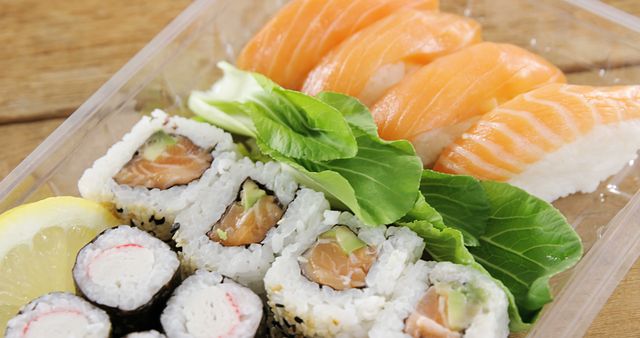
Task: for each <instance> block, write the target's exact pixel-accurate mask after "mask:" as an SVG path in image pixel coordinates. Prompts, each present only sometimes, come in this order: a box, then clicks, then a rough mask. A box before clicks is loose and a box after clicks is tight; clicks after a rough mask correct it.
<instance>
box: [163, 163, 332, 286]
mask: <svg viewBox="0 0 640 338" xmlns="http://www.w3.org/2000/svg"><path fill="white" fill-rule="evenodd" d="M247 178H250V179H252V180H254V181H256V182H258V183H260V184H262V185H263V186H265V187H266V188H267V189H269V190H271V191H273V192H274V194H275V196H276V197H277V198H278V200H279V201H280V203H282V204H283V205H284V206H285V207H286V211H285V213H284V215H283V216H282V218H281V219H280V221H279V222H278V224H277V225H276V226H275V227H274V228H272V229H270V230H269V231H268V232H267V234H266V237H265V239H264V240H262V241H261V242H260V243H254V244H250V245H246V246H224V245H222V244H221V243H219V242H216V241H213V240H211V239H210V238H209V236H207V233H208V232H209V231H210V230H211V229H212V225H213V224H214V223H216V222H217V221H218V220H219V219H220V217H221V216H222V214H223V213H224V212H225V210H226V209H227V207H228V205H229V204H230V203H232V202H233V201H234V200H235V199H236V197H237V195H238V190H239V189H240V185H241V184H242V182H244V181H245V180H246V179H247ZM297 189H298V185H297V184H296V183H295V182H294V181H293V179H292V178H291V177H290V176H289V174H288V173H286V172H285V171H283V169H282V166H281V165H280V164H278V163H275V162H268V163H266V164H263V163H260V162H258V163H255V164H253V163H251V161H249V160H248V159H243V160H241V161H238V162H237V163H236V164H234V165H233V166H232V167H231V168H230V169H229V171H228V172H227V174H226V175H224V176H223V177H222V178H221V179H220V180H219V181H218V182H217V184H215V185H214V186H212V187H211V189H207V190H203V191H202V194H201V196H199V197H198V199H199V202H198V203H196V204H194V205H193V206H191V207H190V208H188V209H186V210H185V211H183V212H182V213H180V214H179V215H178V217H177V218H176V224H177V227H178V230H177V231H176V235H175V236H174V239H175V241H176V244H177V246H178V247H180V248H181V249H182V254H181V258H182V260H183V265H184V267H185V269H186V270H187V271H193V270H195V269H208V270H212V271H217V272H219V273H221V274H223V275H225V276H228V277H230V278H233V279H234V280H236V281H237V282H238V283H240V284H243V285H245V286H248V287H250V288H251V289H252V290H254V291H255V292H257V293H259V294H261V293H264V286H263V282H262V278H263V277H264V274H265V273H266V271H267V269H268V268H269V266H271V263H272V262H273V260H274V259H275V257H276V255H278V254H279V253H280V252H282V250H283V249H284V248H285V247H286V246H287V245H289V244H291V243H295V242H297V241H299V240H300V238H302V237H309V235H308V233H312V235H313V234H317V233H319V232H318V231H321V230H319V223H320V220H321V215H322V213H323V212H324V211H325V210H327V209H328V208H329V203H328V202H327V200H326V199H325V198H324V195H323V194H322V193H319V192H315V191H312V190H309V189H300V190H297ZM296 191H297V192H296ZM312 235H311V236H312Z"/></svg>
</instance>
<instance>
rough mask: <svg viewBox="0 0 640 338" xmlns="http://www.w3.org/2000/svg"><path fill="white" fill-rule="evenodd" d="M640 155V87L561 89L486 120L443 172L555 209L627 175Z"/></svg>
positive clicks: (445, 156) (443, 161)
mask: <svg viewBox="0 0 640 338" xmlns="http://www.w3.org/2000/svg"><path fill="white" fill-rule="evenodd" d="M638 149H640V86H619V87H603V88H597V87H588V86H576V85H561V84H553V85H548V86H545V87H543V88H540V89H537V90H534V91H532V92H529V93H526V94H523V95H520V96H518V97H516V98H515V99H513V100H511V101H509V102H507V103H505V104H503V105H501V106H500V107H498V108H496V109H494V110H493V111H491V112H490V113H488V114H486V115H484V116H483V117H482V118H481V119H480V120H479V121H478V122H477V123H476V124H475V125H474V126H473V127H471V128H470V129H469V130H467V131H466V132H465V133H464V134H463V135H462V136H461V137H460V138H458V139H457V140H456V141H455V142H454V143H452V144H451V145H449V146H448V147H447V148H446V149H445V150H444V151H443V152H442V154H441V155H440V158H439V159H438V161H437V163H436V165H435V169H436V170H439V171H444V172H449V173H456V174H468V175H473V176H475V177H478V178H480V179H491V180H498V181H506V182H509V183H511V184H513V185H515V186H518V187H521V188H523V189H525V190H527V191H528V192H530V193H532V194H534V195H536V196H538V197H540V198H542V199H545V200H547V201H552V200H555V199H556V198H559V197H563V196H566V195H568V194H571V193H574V192H577V191H581V192H591V191H594V190H595V189H596V188H597V186H598V183H599V182H600V181H602V180H604V179H605V178H607V177H608V176H610V175H613V174H615V173H616V172H618V171H620V170H621V169H622V168H623V167H624V166H625V165H626V164H627V163H628V162H629V161H630V160H632V159H634V158H635V157H636V152H637V150H638Z"/></svg>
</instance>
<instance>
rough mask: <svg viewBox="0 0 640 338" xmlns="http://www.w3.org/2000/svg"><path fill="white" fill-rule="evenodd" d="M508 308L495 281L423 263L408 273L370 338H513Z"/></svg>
mask: <svg viewBox="0 0 640 338" xmlns="http://www.w3.org/2000/svg"><path fill="white" fill-rule="evenodd" d="M507 307H508V301H507V296H506V295H505V293H504V291H502V289H501V288H500V287H499V286H498V285H497V284H496V282H495V281H493V280H492V279H491V278H490V277H489V276H487V275H485V274H483V273H481V272H479V271H477V270H475V269H473V268H471V267H468V266H463V265H457V264H453V263H449V262H441V263H435V262H425V261H419V262H417V263H416V264H415V265H413V266H411V267H409V268H407V270H405V273H404V274H403V276H402V278H401V279H400V281H399V282H398V287H397V288H396V290H395V292H394V296H393V299H392V300H391V301H390V302H389V303H388V304H387V305H386V306H385V308H384V310H383V311H381V312H380V315H379V316H378V319H377V320H376V324H375V325H374V327H373V328H372V329H371V331H370V332H369V337H372V338H388V337H397V338H405V337H406V338H411V337H414V338H420V337H447V338H455V337H465V338H472V337H482V338H491V337H507V336H508V335H509V314H508V312H507Z"/></svg>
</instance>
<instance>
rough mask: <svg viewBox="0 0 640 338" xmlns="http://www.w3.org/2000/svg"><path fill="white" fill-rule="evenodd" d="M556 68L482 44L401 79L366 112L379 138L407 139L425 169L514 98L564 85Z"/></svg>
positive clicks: (523, 54) (513, 48)
mask: <svg viewBox="0 0 640 338" xmlns="http://www.w3.org/2000/svg"><path fill="white" fill-rule="evenodd" d="M565 81H566V80H565V77H564V74H562V71H560V70H559V69H558V68H556V67H555V66H554V65H552V64H551V63H549V62H548V61H546V60H544V59H543V58H542V57H540V56H538V55H535V54H533V53H531V52H528V51H526V50H524V49H522V48H520V47H516V46H513V45H509V44H497V43H491V42H482V43H479V44H476V45H473V46H470V47H466V48H464V49H462V50H460V51H458V52H455V53H453V54H450V55H447V56H443V57H441V58H439V59H437V60H435V61H434V62H432V63H430V64H428V65H426V66H424V67H422V68H421V69H420V70H418V71H416V72H415V73H413V74H411V75H409V76H407V77H406V78H405V79H404V80H402V81H401V82H400V83H399V84H398V85H396V86H395V87H392V88H391V89H390V90H389V91H388V92H387V93H386V94H385V95H384V96H383V97H382V98H381V99H380V100H379V101H378V102H376V104H375V105H374V106H373V108H372V114H373V117H374V119H375V121H376V124H377V125H378V130H379V133H380V136H382V137H383V138H385V139H388V140H395V139H408V140H410V141H411V142H412V143H413V145H414V147H415V148H416V151H417V152H418V154H419V155H420V157H422V160H423V162H424V164H425V166H429V165H431V164H433V162H434V161H435V159H436V158H437V157H438V154H439V153H440V151H442V149H443V148H444V147H445V146H446V145H448V144H449V143H451V141H453V140H455V138H456V137H458V136H459V135H460V134H462V132H464V131H465V130H466V129H467V128H468V127H469V126H471V124H473V122H475V120H477V119H478V118H479V117H480V116H481V115H482V114H484V113H486V112H488V111H490V110H491V109H493V108H494V107H496V106H497V105H499V104H501V103H504V102H506V101H508V100H510V99H512V98H514V97H515V96H516V95H518V94H521V93H524V92H527V91H530V90H532V89H535V88H537V87H540V86H543V85H545V84H549V83H555V82H560V83H564V82H565Z"/></svg>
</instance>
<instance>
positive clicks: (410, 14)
mask: <svg viewBox="0 0 640 338" xmlns="http://www.w3.org/2000/svg"><path fill="white" fill-rule="evenodd" d="M480 31H481V28H480V24H478V23H477V22H476V21H475V20H473V19H470V18H465V17H460V16H457V15H453V14H449V13H441V12H433V11H432V12H427V11H419V10H415V9H410V8H407V9H399V10H398V11H396V12H395V13H393V14H391V15H389V16H388V17H386V18H384V19H382V20H380V21H378V22H376V23H374V24H372V25H370V26H369V27H367V28H365V29H363V30H361V31H360V32H358V33H356V34H354V35H352V36H351V37H350V38H349V39H347V40H346V41H344V42H342V43H341V44H340V45H339V46H338V47H336V48H334V49H333V50H332V51H331V52H330V53H329V54H327V56H325V57H324V58H323V59H322V61H321V62H320V63H319V64H318V65H317V66H316V67H315V68H314V69H313V70H312V71H311V73H309V77H307V79H306V81H305V83H304V87H303V89H302V90H303V91H304V92H306V93H307V94H309V95H316V94H318V93H320V92H322V91H331V92H339V93H343V94H347V95H351V96H355V97H357V98H358V99H359V100H360V101H362V103H364V104H366V105H372V104H373V103H375V102H376V101H377V100H378V99H379V98H380V97H381V96H382V95H383V94H384V92H385V91H386V90H387V89H388V88H390V87H392V86H393V85H395V84H396V83H398V82H400V80H402V78H404V77H405V75H407V74H408V73H411V72H412V71H415V70H417V69H419V68H420V67H421V66H424V65H426V64H428V63H429V62H431V61H433V60H435V59H436V58H438V57H441V56H443V55H447V54H450V53H452V52H455V51H456V50H458V49H461V48H463V47H466V46H468V45H471V44H474V43H478V42H480V41H481V39H482V38H481V34H480Z"/></svg>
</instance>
